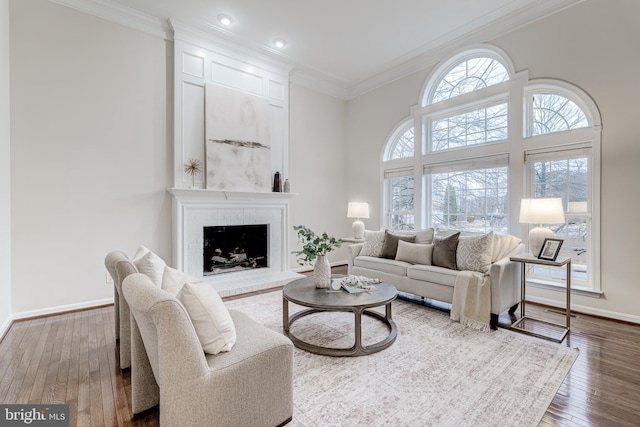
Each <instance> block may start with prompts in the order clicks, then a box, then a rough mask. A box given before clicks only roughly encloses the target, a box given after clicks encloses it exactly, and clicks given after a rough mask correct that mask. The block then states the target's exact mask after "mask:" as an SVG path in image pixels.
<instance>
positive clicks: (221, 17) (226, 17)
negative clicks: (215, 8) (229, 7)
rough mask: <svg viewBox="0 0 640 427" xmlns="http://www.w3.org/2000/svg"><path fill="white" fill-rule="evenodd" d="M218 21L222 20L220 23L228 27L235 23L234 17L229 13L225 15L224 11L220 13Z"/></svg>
mask: <svg viewBox="0 0 640 427" xmlns="http://www.w3.org/2000/svg"><path fill="white" fill-rule="evenodd" d="M218 21H220V23H221V24H222V25H224V26H226V27H228V26H229V25H231V24H233V18H232V17H230V16H229V15H225V14H224V13H221V14H220V15H218Z"/></svg>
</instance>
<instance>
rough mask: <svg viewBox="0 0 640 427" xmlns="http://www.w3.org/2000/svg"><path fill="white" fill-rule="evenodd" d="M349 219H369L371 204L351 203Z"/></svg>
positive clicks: (348, 213) (348, 210)
mask: <svg viewBox="0 0 640 427" xmlns="http://www.w3.org/2000/svg"><path fill="white" fill-rule="evenodd" d="M347 218H369V203H359V202H349V207H348V209H347Z"/></svg>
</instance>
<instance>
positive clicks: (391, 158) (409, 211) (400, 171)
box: [383, 120, 415, 230]
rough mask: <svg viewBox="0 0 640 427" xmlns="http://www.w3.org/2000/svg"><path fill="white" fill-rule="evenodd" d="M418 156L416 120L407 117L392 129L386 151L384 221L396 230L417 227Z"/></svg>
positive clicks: (384, 156) (384, 157)
mask: <svg viewBox="0 0 640 427" xmlns="http://www.w3.org/2000/svg"><path fill="white" fill-rule="evenodd" d="M414 156H415V143H414V130H413V121H412V120H405V121H404V122H402V123H401V124H400V125H399V126H396V129H395V130H394V132H392V136H391V142H390V143H389V144H387V148H386V150H385V153H384V155H383V159H384V163H383V165H384V166H383V168H384V169H383V174H384V212H385V218H384V221H383V222H384V224H385V225H386V226H387V227H390V228H393V229H395V230H413V229H414V227H415V209H414V197H415V188H414V177H413V159H414Z"/></svg>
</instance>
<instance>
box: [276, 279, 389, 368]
mask: <svg viewBox="0 0 640 427" xmlns="http://www.w3.org/2000/svg"><path fill="white" fill-rule="evenodd" d="M375 287H376V289H375V290H372V291H367V292H360V293H353V294H351V293H348V292H347V291H345V290H343V289H341V290H338V291H334V290H329V289H317V288H316V287H315V285H314V284H313V277H304V278H302V279H298V280H294V281H292V282H290V283H288V284H286V285H285V286H284V287H283V288H282V325H283V327H284V333H285V335H286V336H288V337H289V339H291V341H292V342H293V344H294V345H295V346H296V347H298V348H301V349H303V350H306V351H309V352H311V353H316V354H322V355H325V356H363V355H366V354H371V353H375V352H378V351H380V350H384V349H385V348H387V347H389V346H390V345H391V344H393V342H394V341H395V340H396V337H397V336H398V328H397V326H396V324H395V322H394V321H393V319H392V318H391V301H393V300H394V299H396V296H397V293H398V291H397V290H396V288H395V287H394V286H393V285H392V284H390V283H387V282H381V283H376V284H375ZM289 302H292V303H295V304H298V305H301V306H303V307H309V309H308V310H302V311H299V312H297V313H295V314H293V315H292V316H291V317H289ZM382 305H384V306H385V315H384V316H383V315H382V314H380V313H377V312H375V311H369V310H367V308H372V307H380V306H382ZM325 311H348V312H352V313H353V314H354V317H355V343H354V344H353V346H352V347H350V348H333V347H322V346H319V345H315V344H311V343H308V342H306V341H302V340H301V339H299V338H297V337H296V336H294V335H293V334H292V333H291V331H290V330H289V328H290V327H291V324H292V323H293V322H295V321H296V320H298V319H300V318H301V317H304V316H308V315H310V314H314V313H320V312H325ZM363 314H365V315H367V316H369V317H372V318H374V319H377V320H380V321H381V322H382V323H384V324H385V325H386V326H387V327H388V328H389V335H388V336H387V337H386V338H385V339H383V340H382V341H380V342H377V343H375V344H372V345H368V346H364V345H362V315H363Z"/></svg>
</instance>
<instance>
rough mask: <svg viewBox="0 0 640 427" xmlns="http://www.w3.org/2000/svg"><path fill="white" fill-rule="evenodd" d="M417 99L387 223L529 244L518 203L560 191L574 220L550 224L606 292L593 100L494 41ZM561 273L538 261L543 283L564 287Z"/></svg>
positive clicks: (389, 179)
mask: <svg viewBox="0 0 640 427" xmlns="http://www.w3.org/2000/svg"><path fill="white" fill-rule="evenodd" d="M420 96H421V97H420V99H421V101H420V106H418V107H415V108H413V110H412V116H411V118H410V119H407V120H405V121H404V122H403V123H402V124H401V125H399V126H397V127H396V128H395V130H394V131H393V132H392V133H391V134H390V136H389V138H388V139H387V144H386V146H385V149H384V152H383V158H382V163H381V172H382V182H383V186H382V193H383V205H384V212H385V215H384V218H383V224H384V225H386V226H388V227H393V228H414V229H419V228H427V227H444V228H456V229H462V230H470V231H480V232H486V231H489V230H494V231H496V232H499V233H512V234H516V235H517V236H519V237H521V238H522V240H523V242H526V241H527V233H528V230H527V226H526V225H524V224H520V223H519V222H518V217H519V215H518V213H519V212H518V209H519V206H520V200H521V199H522V198H529V197H561V198H562V200H563V205H564V209H565V217H566V221H565V224H554V225H549V227H551V228H552V229H553V230H554V232H555V234H556V237H558V238H561V239H563V240H564V242H563V246H562V251H561V256H571V257H572V270H573V271H572V286H574V287H575V288H576V289H581V290H585V291H595V292H596V293H600V292H601V289H600V281H599V264H600V254H599V251H598V247H599V239H600V237H599V236H600V226H599V222H600V219H599V205H600V203H599V200H600V184H599V181H600V180H599V173H600V143H601V123H600V116H599V112H598V108H597V106H596V104H595V103H594V102H593V100H592V99H591V98H590V97H589V96H588V95H587V94H586V93H584V92H583V91H582V90H581V89H579V88H577V87H575V86H573V85H571V84H570V83H567V82H564V81H560V80H554V79H536V80H530V79H529V75H528V72H527V71H526V70H525V71H521V72H515V70H514V67H513V64H512V63H511V62H510V59H509V57H508V56H507V55H506V53H505V52H503V51H501V50H500V49H497V48H495V47H492V46H486V45H484V46H480V47H478V48H474V49H470V50H468V51H466V52H459V53H457V54H454V55H452V56H451V57H450V58H448V59H445V60H443V61H442V62H441V65H440V66H438V67H437V68H435V69H434V70H433V71H432V73H431V75H430V76H429V77H428V78H427V80H426V81H425V86H424V88H423V90H422V93H421V95H420ZM420 175H422V179H417V177H419V176H420ZM560 273H561V272H559V271H554V270H553V269H544V268H541V269H537V270H536V271H534V272H533V281H534V284H535V283H538V284H540V285H541V286H556V287H557V286H560V287H561V286H563V282H562V279H561V276H562V274H560ZM528 277H529V276H528Z"/></svg>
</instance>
